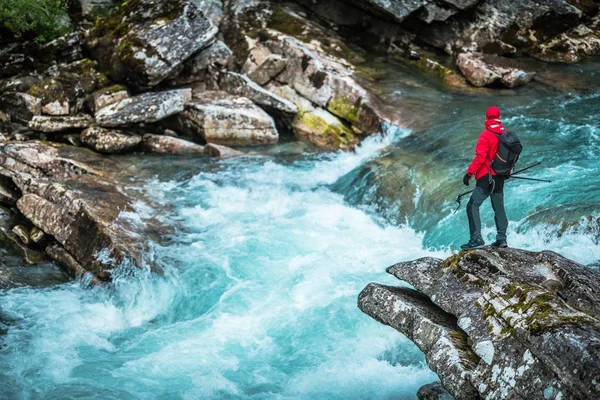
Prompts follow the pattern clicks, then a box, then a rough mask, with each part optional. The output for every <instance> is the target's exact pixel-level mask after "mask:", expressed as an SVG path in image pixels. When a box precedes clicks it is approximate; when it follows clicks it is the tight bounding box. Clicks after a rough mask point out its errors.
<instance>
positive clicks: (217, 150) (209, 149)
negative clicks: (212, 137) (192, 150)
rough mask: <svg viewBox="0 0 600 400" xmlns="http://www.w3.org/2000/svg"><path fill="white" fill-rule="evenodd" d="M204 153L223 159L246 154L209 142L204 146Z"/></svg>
mask: <svg viewBox="0 0 600 400" xmlns="http://www.w3.org/2000/svg"><path fill="white" fill-rule="evenodd" d="M204 154H205V155H207V156H209V157H217V158H221V159H225V158H233V157H240V156H243V155H244V153H242V152H241V151H238V150H234V149H232V148H231V147H227V146H221V145H218V144H214V143H208V144H207V145H206V146H204Z"/></svg>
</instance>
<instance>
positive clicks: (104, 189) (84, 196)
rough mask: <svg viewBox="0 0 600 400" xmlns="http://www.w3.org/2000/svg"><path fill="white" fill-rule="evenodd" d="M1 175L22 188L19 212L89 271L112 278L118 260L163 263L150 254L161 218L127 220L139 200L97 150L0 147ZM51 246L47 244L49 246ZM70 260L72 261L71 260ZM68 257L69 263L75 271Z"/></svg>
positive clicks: (45, 145)
mask: <svg viewBox="0 0 600 400" xmlns="http://www.w3.org/2000/svg"><path fill="white" fill-rule="evenodd" d="M0 167H1V168H0V175H2V176H3V177H4V179H9V180H10V181H11V182H12V183H13V184H14V185H15V186H16V187H18V189H19V190H20V192H21V196H20V198H19V200H18V201H17V207H18V209H19V211H20V212H21V213H22V214H23V215H24V216H25V217H26V218H27V219H28V220H29V221H31V223H32V224H33V225H35V226H37V227H38V228H40V229H41V230H43V231H44V232H45V233H46V234H47V235H49V236H51V237H52V238H54V240H55V241H56V242H57V243H58V244H60V246H61V247H62V248H63V249H64V251H63V252H62V255H59V256H56V255H55V254H54V255H53V254H52V253H51V252H50V251H48V253H49V254H51V255H52V256H53V258H55V259H59V261H60V260H61V259H62V260H64V259H65V257H66V256H67V255H68V256H70V257H71V258H72V260H74V261H75V262H76V264H77V265H80V266H81V268H83V269H84V270H85V271H87V272H91V273H92V274H93V275H94V276H95V277H97V278H99V279H103V280H106V279H109V278H110V270H112V269H113V268H115V267H116V266H118V265H122V264H125V265H127V266H132V267H133V266H136V267H140V268H147V267H150V268H151V269H152V270H154V271H157V272H160V271H161V270H160V268H159V267H158V266H156V265H154V264H153V263H152V261H151V260H149V259H147V258H145V255H146V254H147V252H148V249H147V247H146V246H147V245H146V241H145V240H144V239H145V238H146V237H148V236H149V235H151V234H152V233H151V232H152V231H158V230H159V229H160V227H159V226H158V224H157V223H156V221H153V220H150V219H145V218H143V222H136V221H134V220H131V219H128V218H127V215H129V214H131V213H133V212H134V211H135V209H134V208H133V204H134V201H143V200H142V199H141V198H139V199H134V198H132V197H131V195H129V194H127V192H126V191H125V190H124V188H123V187H122V186H121V184H120V183H118V182H119V179H120V176H121V175H122V171H118V170H117V169H116V167H114V166H112V167H111V164H110V163H109V162H108V161H106V160H105V159H104V158H102V157H101V156H99V155H97V154H96V153H93V152H90V151H88V150H85V149H80V148H77V147H72V146H67V145H58V144H50V143H41V142H34V141H30V142H24V143H16V142H12V143H7V144H5V145H1V146H0ZM47 250H48V249H47ZM69 263H70V262H69ZM69 263H67V262H65V261H62V264H63V266H65V268H67V269H69V270H71V269H72V265H71V266H69V265H68V264H69Z"/></svg>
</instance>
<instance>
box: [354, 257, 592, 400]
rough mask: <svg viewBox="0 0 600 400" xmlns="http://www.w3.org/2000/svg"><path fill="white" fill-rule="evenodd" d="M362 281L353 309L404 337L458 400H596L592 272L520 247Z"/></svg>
mask: <svg viewBox="0 0 600 400" xmlns="http://www.w3.org/2000/svg"><path fill="white" fill-rule="evenodd" d="M387 272H388V273H390V274H392V275H394V276H395V277H397V278H398V279H400V280H403V281H405V282H408V283H409V284H411V285H412V286H413V287H414V288H415V289H416V290H414V289H411V288H408V287H390V286H384V285H379V284H376V283H371V284H369V285H368V286H367V287H366V288H365V289H364V290H363V291H362V292H361V294H360V295H359V298H358V306H359V308H360V309H361V310H362V311H363V312H365V313H366V314H368V315H370V316H371V317H373V318H375V319H376V320H378V321H379V322H381V323H383V324H386V325H390V326H391V327H393V328H395V329H397V330H398V331H400V332H402V333H403V334H405V335H406V336H407V337H408V338H409V339H411V340H412V341H413V342H414V343H415V344H416V345H417V346H418V347H419V348H420V349H421V350H422V351H423V352H424V353H425V355H426V359H427V363H428V364H429V366H430V367H431V369H432V370H434V371H435V372H436V373H437V374H438V375H439V377H440V380H441V382H442V384H443V385H444V386H445V388H446V389H447V390H448V391H449V392H450V393H451V394H452V395H453V396H454V397H456V398H457V399H474V398H485V399H504V398H526V399H592V398H598V397H599V396H600V384H599V382H598V376H600V305H599V304H600V303H599V300H600V273H598V271H595V270H592V269H589V268H586V267H584V266H582V265H580V264H577V263H575V262H573V261H571V260H568V259H566V258H564V257H562V256H560V255H559V254H556V253H553V252H550V251H544V252H540V253H534V252H529V251H525V250H518V249H490V248H486V249H482V250H476V251H469V252H461V253H459V254H457V255H454V256H452V257H450V258H448V259H446V260H440V259H435V258H423V259H419V260H415V261H411V262H403V263H399V264H396V265H393V266H391V267H389V268H388V269H387Z"/></svg>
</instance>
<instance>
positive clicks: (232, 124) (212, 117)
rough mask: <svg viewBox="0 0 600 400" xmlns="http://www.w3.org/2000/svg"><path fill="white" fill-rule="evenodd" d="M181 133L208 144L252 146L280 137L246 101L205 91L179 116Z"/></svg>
mask: <svg viewBox="0 0 600 400" xmlns="http://www.w3.org/2000/svg"><path fill="white" fill-rule="evenodd" d="M178 122H179V124H180V125H181V126H182V129H183V130H186V131H188V132H190V134H191V135H192V136H196V137H198V136H200V137H201V138H202V139H203V140H204V141H205V142H207V143H215V144H221V145H226V146H253V145H265V144H273V143H277V141H278V140H279V133H278V132H277V128H276V127H275V122H274V121H273V118H271V117H270V116H269V115H268V114H267V113H265V112H264V111H263V110H262V109H260V108H259V107H257V106H256V105H255V104H254V103H253V102H252V101H250V100H249V99H247V98H245V97H234V96H231V95H229V94H227V93H225V92H218V91H206V92H202V93H199V94H198V95H195V96H194V98H193V100H192V101H190V102H189V103H188V104H187V105H186V106H185V111H184V112H182V113H180V114H179V115H178Z"/></svg>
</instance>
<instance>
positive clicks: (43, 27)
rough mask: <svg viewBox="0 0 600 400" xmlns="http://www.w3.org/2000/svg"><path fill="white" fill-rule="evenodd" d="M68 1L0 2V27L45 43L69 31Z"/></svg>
mask: <svg viewBox="0 0 600 400" xmlns="http://www.w3.org/2000/svg"><path fill="white" fill-rule="evenodd" d="M67 1H68V0H0V25H1V26H4V27H6V28H8V29H10V30H11V31H12V32H13V33H14V34H15V36H17V37H19V36H24V35H26V36H33V37H35V39H36V40H38V41H40V42H45V41H49V40H52V39H54V38H56V37H57V36H59V35H61V34H63V33H66V32H67V31H68V30H69V27H70V25H69V19H68V14H67V9H68V4H67Z"/></svg>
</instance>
